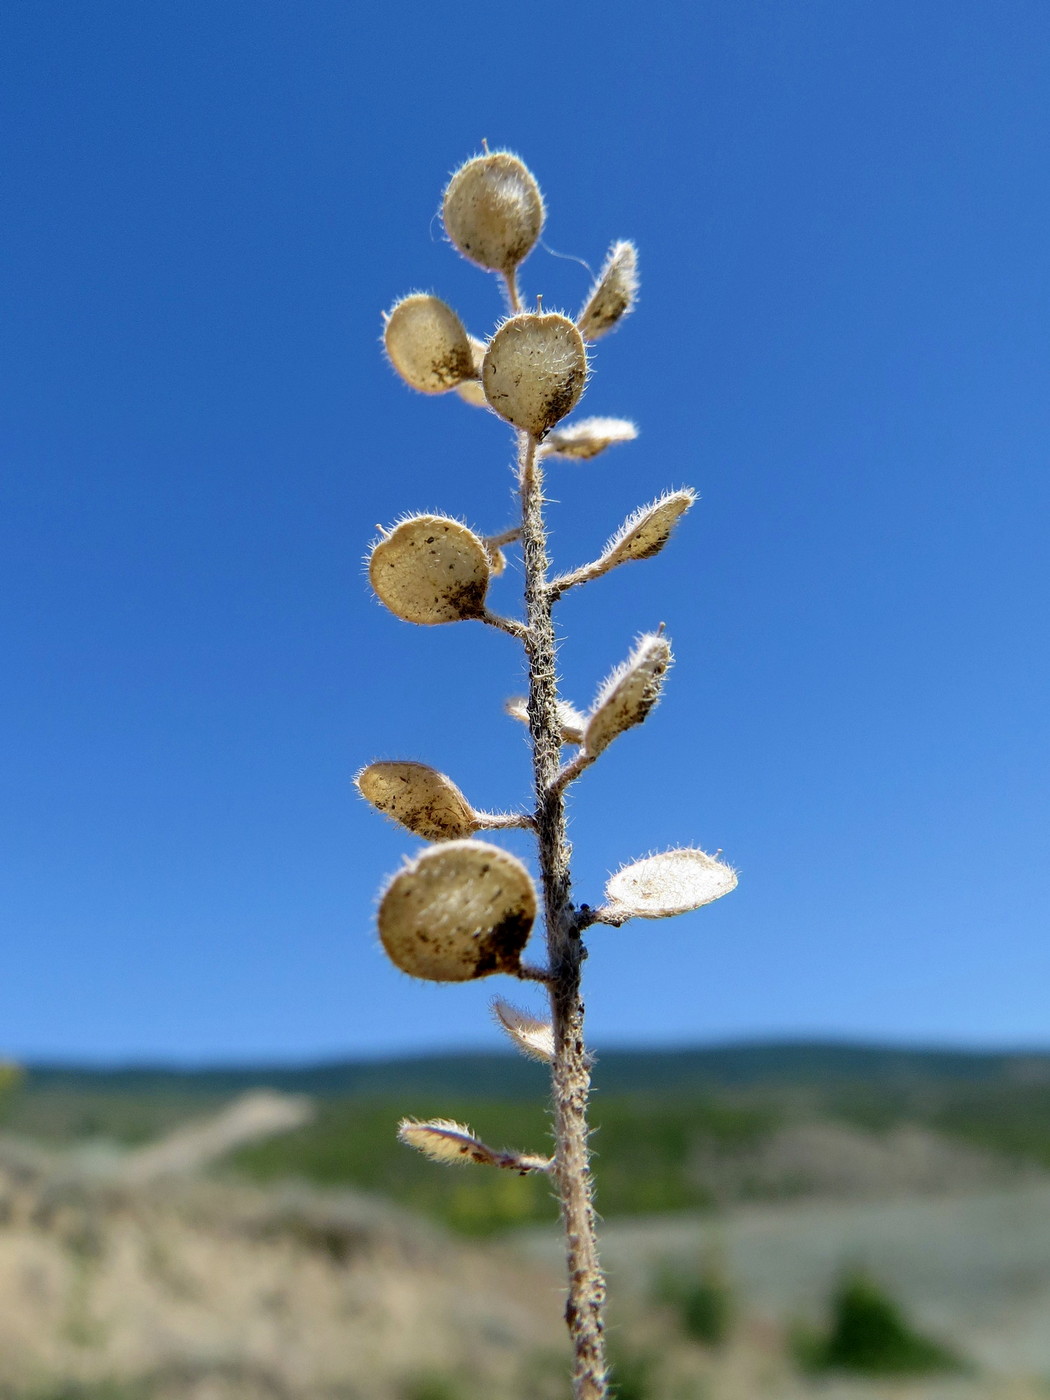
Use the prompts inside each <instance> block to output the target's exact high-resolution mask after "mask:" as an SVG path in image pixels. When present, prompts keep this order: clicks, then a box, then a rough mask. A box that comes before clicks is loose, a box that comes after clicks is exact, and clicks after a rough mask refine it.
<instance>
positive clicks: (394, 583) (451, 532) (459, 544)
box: [368, 515, 492, 626]
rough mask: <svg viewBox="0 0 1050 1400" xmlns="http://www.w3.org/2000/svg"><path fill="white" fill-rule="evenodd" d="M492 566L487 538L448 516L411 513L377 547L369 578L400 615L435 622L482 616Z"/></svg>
mask: <svg viewBox="0 0 1050 1400" xmlns="http://www.w3.org/2000/svg"><path fill="white" fill-rule="evenodd" d="M491 573H492V569H491V565H490V564H489V558H488V554H487V553H486V550H485V546H484V544H483V543H482V541H481V540H480V539H479V538H478V536H477V535H475V534H474V532H473V531H472V530H468V529H467V527H466V526H465V525H461V524H460V522H459V521H458V520H450V519H449V518H448V516H445V515H412V516H409V518H408V519H407V520H402V522H401V523H400V525H398V526H397V527H396V528H395V529H394V530H392V531H391V533H390V534H389V535H386V536H384V538H383V539H381V540H379V542H378V543H377V544H376V545H375V547H374V548H373V550H372V553H371V556H370V557H369V560H368V578H369V581H370V583H371V585H372V587H373V588H374V589H375V591H376V594H377V596H378V597H379V599H380V601H381V602H383V603H385V604H386V606H387V607H388V608H389V609H390V611H391V612H392V613H393V614H394V615H395V617H400V618H404V620H405V621H406V622H418V623H422V624H424V625H427V626H429V625H431V624H434V623H438V622H459V621H461V620H462V619H465V618H471V617H481V616H482V615H483V614H484V612H485V594H486V592H487V591H488V586H489V578H490V577H491Z"/></svg>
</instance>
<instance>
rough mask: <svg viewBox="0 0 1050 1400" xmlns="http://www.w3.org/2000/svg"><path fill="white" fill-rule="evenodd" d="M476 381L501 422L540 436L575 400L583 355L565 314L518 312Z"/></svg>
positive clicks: (492, 348) (582, 375) (581, 385)
mask: <svg viewBox="0 0 1050 1400" xmlns="http://www.w3.org/2000/svg"><path fill="white" fill-rule="evenodd" d="M481 378H482V383H483V384H484V386H485V397H486V398H487V399H488V401H489V405H490V406H491V407H492V408H494V409H495V410H496V412H497V413H498V414H499V415H500V417H501V418H505V419H506V420H507V421H508V423H513V424H514V426H515V427H516V428H521V429H523V430H524V431H525V432H527V433H531V434H532V435H533V436H534V437H542V435H543V434H544V433H545V432H547V431H548V429H550V428H553V427H554V425H555V423H558V422H560V421H561V419H562V418H564V417H565V415H566V414H567V413H571V412H572V410H573V409H574V408H575V407H576V405H577V403H578V402H579V399H580V395H581V394H582V393H583V388H584V385H585V384H586V382H587V351H586V350H585V349H584V344H583V340H582V339H581V337H580V333H579V331H578V330H577V329H576V327H575V326H574V325H573V323H572V322H571V321H570V320H569V318H568V317H567V316H559V315H558V314H557V313H551V314H546V315H536V314H533V313H532V312H522V313H521V314H519V315H517V316H511V317H510V319H509V320H507V321H504V323H503V325H502V326H500V328H499V330H498V331H497V332H496V334H495V335H494V336H493V337H492V340H491V342H490V343H489V348H488V351H487V353H486V355H485V362H484V364H483V366H482V372H481Z"/></svg>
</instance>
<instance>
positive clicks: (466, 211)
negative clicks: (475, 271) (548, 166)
mask: <svg viewBox="0 0 1050 1400" xmlns="http://www.w3.org/2000/svg"><path fill="white" fill-rule="evenodd" d="M543 214H544V210H543V196H542V195H541V194H540V187H539V185H537V183H536V180H535V178H534V176H533V174H532V172H531V170H529V168H528V166H526V165H524V164H523V163H522V162H521V161H520V160H519V159H518V157H517V156H512V155H511V154H510V152H509V151H493V152H492V153H491V154H490V155H484V156H475V157H474V159H473V160H468V161H467V162H466V164H465V165H461V166H460V168H459V169H458V170H457V171H456V173H455V174H454V175H453V176H452V179H451V180H450V181H449V182H448V185H447V187H446V189H445V193H444V196H443V198H442V201H441V217H442V218H443V219H444V221H445V231H446V232H447V234H448V236H449V238H450V239H451V240H452V242H453V243H454V244H455V245H456V247H457V248H458V249H459V251H460V252H461V253H462V254H463V256H464V257H465V258H469V259H470V261H471V262H473V263H477V264H478V266H479V267H485V268H488V269H489V271H490V272H502V273H509V272H511V271H512V270H513V269H514V268H515V267H517V265H518V263H520V262H521V261H522V259H523V258H525V257H526V256H527V255H528V254H529V252H530V251H531V250H532V247H533V244H534V243H535V242H536V239H537V238H539V236H540V230H541V229H542V228H543Z"/></svg>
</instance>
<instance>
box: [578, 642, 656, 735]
mask: <svg viewBox="0 0 1050 1400" xmlns="http://www.w3.org/2000/svg"><path fill="white" fill-rule="evenodd" d="M670 664H671V648H670V647H669V646H668V644H667V641H666V639H665V638H664V637H661V636H659V635H656V634H652V633H650V634H649V635H647V636H644V637H641V638H639V641H638V645H637V646H636V647H635V649H634V651H633V652H632V653H631V655H630V656H629V657H628V658H627V660H626V661H625V662H624V663H623V665H622V666H619V667H617V669H616V670H615V671H614V672H613V673H612V675H611V676H609V678H608V679H607V680H606V681H605V682H604V684H603V685H602V687H601V689H600V690H599V692H598V697H597V699H596V700H595V702H594V708H593V710H592V711H591V717H590V719H589V720H588V721H587V729H586V731H585V733H584V736H583V747H584V752H586V753H588V754H590V756H591V757H592V758H597V756H598V754H600V753H601V752H602V751H603V750H605V749H607V748H608V747H609V745H610V744H611V743H612V741H613V740H614V739H615V738H616V736H617V735H618V734H622V733H623V732H624V730H625V729H631V728H632V727H633V726H634V725H636V724H641V722H642V720H644V719H645V717H646V715H647V714H648V713H649V711H650V710H651V709H652V708H653V706H654V705H655V704H656V702H657V700H659V698H660V691H661V689H662V687H663V678H664V676H665V674H666V673H667V668H668V667H669V666H670Z"/></svg>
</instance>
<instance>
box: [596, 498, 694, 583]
mask: <svg viewBox="0 0 1050 1400" xmlns="http://www.w3.org/2000/svg"><path fill="white" fill-rule="evenodd" d="M695 501H696V492H695V491H691V490H690V489H689V488H688V487H686V488H685V489H684V490H682V491H668V492H667V493H666V494H665V495H663V496H661V497H660V498H659V500H656V501H653V502H651V504H649V505H647V506H640V507H639V508H638V509H637V510H636V511H634V512H633V513H632V514H631V515H629V516H628V517H627V519H626V520H625V521H624V522H623V524H622V525H621V526H620V528H619V530H617V532H616V534H615V535H613V537H612V539H611V540H610V541H609V543H608V544H607V545H606V546H605V548H604V549H603V550H602V553H601V557H600V559H599V560H598V561H597V562H598V564H599V565H603V566H604V568H606V569H612V568H615V566H616V565H617V564H626V563H627V562H628V561H629V560H632V559H651V558H652V557H653V555H654V554H659V552H660V550H661V549H663V547H664V545H665V544H666V543H667V541H668V540H669V539H670V538H671V531H672V530H673V529H674V527H675V525H676V524H677V523H678V521H679V520H680V518H681V517H682V516H683V515H684V514H685V513H686V511H687V510H688V509H689V507H690V506H691V505H693V503H694V502H695ZM603 571H604V570H603Z"/></svg>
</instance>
